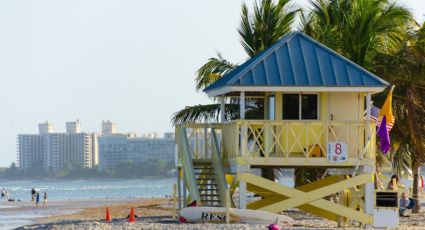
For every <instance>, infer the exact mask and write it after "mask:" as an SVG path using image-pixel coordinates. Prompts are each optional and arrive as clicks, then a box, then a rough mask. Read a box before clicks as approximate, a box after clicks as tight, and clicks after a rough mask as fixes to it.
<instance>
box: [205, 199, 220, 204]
mask: <svg viewBox="0 0 425 230" xmlns="http://www.w3.org/2000/svg"><path fill="white" fill-rule="evenodd" d="M201 202H202V203H205V202H206V203H214V202H221V200H203V199H201Z"/></svg>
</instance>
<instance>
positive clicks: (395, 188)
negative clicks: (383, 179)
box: [387, 175, 399, 191]
mask: <svg viewBox="0 0 425 230" xmlns="http://www.w3.org/2000/svg"><path fill="white" fill-rule="evenodd" d="M393 180H395V182H396V183H395V185H396V187H394V184H393ZM398 182H399V178H398V176H397V175H392V176H391V180H390V182H388V186H387V189H388V190H392V191H396V190H397V185H398Z"/></svg>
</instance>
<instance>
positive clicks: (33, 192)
mask: <svg viewBox="0 0 425 230" xmlns="http://www.w3.org/2000/svg"><path fill="white" fill-rule="evenodd" d="M34 198H35V189H34V188H32V189H31V201H34Z"/></svg>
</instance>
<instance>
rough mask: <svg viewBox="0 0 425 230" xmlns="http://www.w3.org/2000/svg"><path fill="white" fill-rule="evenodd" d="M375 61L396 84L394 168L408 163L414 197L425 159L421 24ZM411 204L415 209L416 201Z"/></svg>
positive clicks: (424, 46)
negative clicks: (397, 47)
mask: <svg viewBox="0 0 425 230" xmlns="http://www.w3.org/2000/svg"><path fill="white" fill-rule="evenodd" d="M377 63H378V65H377V68H376V69H377V71H378V72H381V73H382V74H383V75H384V76H385V77H386V78H387V79H389V80H391V82H393V83H394V84H396V85H397V86H398V87H397V88H396V89H397V90H396V91H395V98H394V105H395V106H394V108H395V113H396V116H397V123H398V124H397V125H396V126H394V128H395V132H394V133H393V135H392V139H393V140H395V143H394V144H393V149H394V150H393V162H394V164H395V166H398V167H396V168H400V166H403V168H404V167H405V166H407V165H410V169H411V173H412V174H413V197H414V198H416V199H417V198H418V192H419V191H418V184H419V177H420V175H419V167H420V166H421V165H423V164H424V163H425V127H424V125H423V124H424V123H425V93H424V90H425V26H424V25H423V26H422V28H420V29H419V30H418V31H417V32H416V33H414V34H413V37H412V39H411V40H410V41H409V42H406V43H405V45H404V46H403V47H402V49H400V50H399V52H397V53H396V54H395V55H382V56H381V57H380V58H379V59H378V62H377ZM400 172H401V171H400V170H398V173H400ZM409 173H410V172H409ZM415 208H416V209H415V210H414V211H415V212H419V209H420V205H416V207H415Z"/></svg>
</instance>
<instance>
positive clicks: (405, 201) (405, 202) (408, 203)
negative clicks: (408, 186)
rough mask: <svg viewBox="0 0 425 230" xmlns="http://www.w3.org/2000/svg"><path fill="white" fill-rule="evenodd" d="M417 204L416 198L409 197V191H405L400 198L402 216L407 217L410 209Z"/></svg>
mask: <svg viewBox="0 0 425 230" xmlns="http://www.w3.org/2000/svg"><path fill="white" fill-rule="evenodd" d="M415 205H416V202H415V200H414V199H413V198H409V196H408V195H407V193H406V192H403V193H402V194H401V198H400V209H399V214H400V216H403V217H407V216H408V215H407V212H408V210H410V209H412V208H413V207H415Z"/></svg>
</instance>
